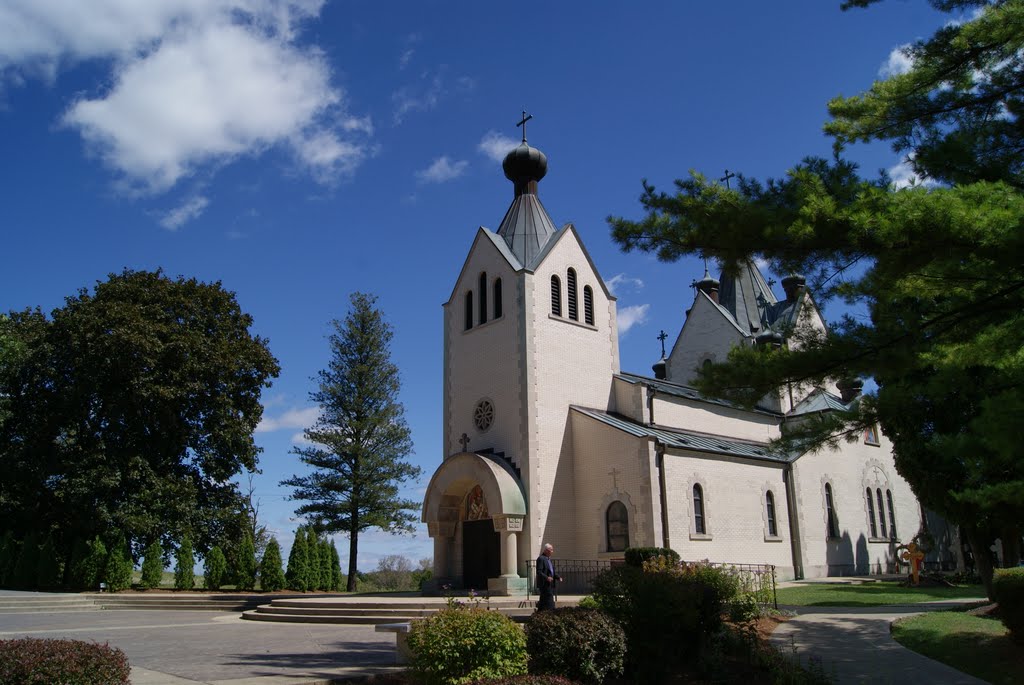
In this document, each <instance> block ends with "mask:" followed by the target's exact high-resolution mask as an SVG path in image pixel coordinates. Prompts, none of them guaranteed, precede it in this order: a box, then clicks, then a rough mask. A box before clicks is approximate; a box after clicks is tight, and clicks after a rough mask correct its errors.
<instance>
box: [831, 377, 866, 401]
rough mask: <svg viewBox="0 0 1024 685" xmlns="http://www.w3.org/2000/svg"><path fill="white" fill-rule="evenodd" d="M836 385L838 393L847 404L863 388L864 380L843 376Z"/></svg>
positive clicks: (857, 395) (858, 394)
mask: <svg viewBox="0 0 1024 685" xmlns="http://www.w3.org/2000/svg"><path fill="white" fill-rule="evenodd" d="M836 387H837V388H839V394H840V395H841V396H842V398H843V402H845V403H847V404H849V403H850V402H852V401H853V400H854V399H856V398H857V397H859V396H860V393H861V391H862V390H863V389H864V381H862V380H861V379H859V378H843V379H842V380H840V381H839V382H838V383H836Z"/></svg>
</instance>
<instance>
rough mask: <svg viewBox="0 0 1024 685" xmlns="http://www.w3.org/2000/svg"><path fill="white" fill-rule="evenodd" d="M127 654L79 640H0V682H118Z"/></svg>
mask: <svg viewBox="0 0 1024 685" xmlns="http://www.w3.org/2000/svg"><path fill="white" fill-rule="evenodd" d="M130 673H131V667H130V666H129V665H128V657H127V656H125V653H124V652H122V651H121V650H120V649H117V648H116V647H110V646H109V645H106V644H103V645H100V644H96V643H94V642H81V641H80V640H37V639H35V638H22V639H18V640H0V685H15V684H17V685H51V684H52V683H60V684H61V685H121V684H125V685H127V683H128V682H129V680H128V676H129V675H130Z"/></svg>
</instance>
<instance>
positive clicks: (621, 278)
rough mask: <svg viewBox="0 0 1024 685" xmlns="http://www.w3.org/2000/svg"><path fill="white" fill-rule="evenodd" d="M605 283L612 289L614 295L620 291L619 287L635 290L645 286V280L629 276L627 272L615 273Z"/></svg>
mask: <svg viewBox="0 0 1024 685" xmlns="http://www.w3.org/2000/svg"><path fill="white" fill-rule="evenodd" d="M604 284H605V285H606V286H608V290H610V291H611V292H612V294H613V295H615V294H618V292H620V291H619V288H623V289H624V290H625V291H628V292H635V291H637V290H640V289H641V288H643V287H644V282H643V281H642V280H640V279H639V278H633V277H631V276H627V275H626V274H615V275H614V276H612V277H611V278H609V279H608V280H607V281H605V282H604Z"/></svg>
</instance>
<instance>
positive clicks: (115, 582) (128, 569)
mask: <svg viewBox="0 0 1024 685" xmlns="http://www.w3.org/2000/svg"><path fill="white" fill-rule="evenodd" d="M128 550H129V547H128V542H127V541H126V540H125V539H124V536H119V537H118V539H117V540H115V541H114V543H113V544H111V546H110V553H109V554H108V555H107V563H106V565H105V566H104V567H103V580H104V581H105V582H106V584H107V591H108V592H119V591H121V590H127V589H129V588H130V587H131V586H132V557H131V553H130V552H129V551H128Z"/></svg>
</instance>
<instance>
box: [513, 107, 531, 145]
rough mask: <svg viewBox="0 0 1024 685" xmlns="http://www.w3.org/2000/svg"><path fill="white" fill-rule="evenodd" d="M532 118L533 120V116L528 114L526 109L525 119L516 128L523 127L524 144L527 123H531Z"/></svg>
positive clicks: (524, 112)
mask: <svg viewBox="0 0 1024 685" xmlns="http://www.w3.org/2000/svg"><path fill="white" fill-rule="evenodd" d="M532 118H533V115H532V114H527V113H526V110H525V109H524V110H523V118H522V119H520V120H519V123H518V124H516V128H519V127H520V126H522V127H523V142H524V143H525V142H526V122H527V121H529V120H530V119H532Z"/></svg>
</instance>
